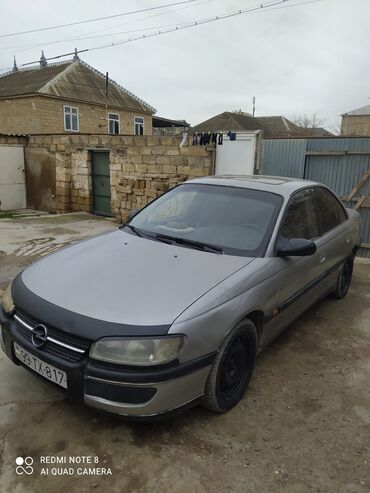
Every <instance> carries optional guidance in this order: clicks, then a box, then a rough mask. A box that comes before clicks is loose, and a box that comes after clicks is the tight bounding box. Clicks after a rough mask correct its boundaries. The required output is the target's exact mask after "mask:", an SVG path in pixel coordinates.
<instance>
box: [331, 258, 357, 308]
mask: <svg viewBox="0 0 370 493" xmlns="http://www.w3.org/2000/svg"><path fill="white" fill-rule="evenodd" d="M352 272H353V257H352V256H351V257H350V258H349V259H347V260H346V262H345V263H344V264H343V266H342V268H341V270H340V272H339V274H338V277H337V282H336V285H335V290H334V291H333V292H332V297H333V298H335V299H337V300H341V299H342V298H344V297H345V296H346V294H347V293H348V290H349V288H350V285H351V281H352Z"/></svg>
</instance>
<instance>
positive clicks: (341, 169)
mask: <svg viewBox="0 0 370 493" xmlns="http://www.w3.org/2000/svg"><path fill="white" fill-rule="evenodd" d="M260 173H261V174H271V175H276V176H291V177H295V178H305V179H307V180H313V181H318V182H320V183H324V184H325V185H327V186H328V187H330V188H332V189H333V190H334V191H335V192H336V193H337V194H338V195H339V196H340V198H341V199H342V200H343V202H344V205H345V206H346V207H350V208H354V209H357V210H358V211H359V212H360V215H361V248H360V250H359V252H358V255H359V256H361V257H368V258H370V138H347V137H336V138H321V139H276V140H275V139H263V141H262V164H261V172H260Z"/></svg>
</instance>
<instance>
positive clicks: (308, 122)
mask: <svg viewBox="0 0 370 493" xmlns="http://www.w3.org/2000/svg"><path fill="white" fill-rule="evenodd" d="M293 122H294V123H295V124H296V125H298V126H299V127H302V128H318V127H321V126H322V125H323V124H324V122H325V120H324V119H322V118H319V117H318V116H317V113H312V115H308V114H306V113H303V114H302V115H294V117H293Z"/></svg>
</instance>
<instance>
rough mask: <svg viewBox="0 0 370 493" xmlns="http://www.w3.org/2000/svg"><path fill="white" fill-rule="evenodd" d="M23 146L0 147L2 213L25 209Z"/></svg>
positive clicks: (0, 208)
mask: <svg viewBox="0 0 370 493" xmlns="http://www.w3.org/2000/svg"><path fill="white" fill-rule="evenodd" d="M25 207H26V179H25V170H24V152H23V146H0V211H9V210H12V209H25Z"/></svg>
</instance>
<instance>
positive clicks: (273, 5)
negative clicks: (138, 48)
mask: <svg viewBox="0 0 370 493" xmlns="http://www.w3.org/2000/svg"><path fill="white" fill-rule="evenodd" d="M291 1H293V0H275V1H272V2H268V3H265V4H259V5H256V6H254V7H250V8H248V9H240V10H237V11H234V12H230V13H228V14H223V15H218V16H216V17H211V18H208V19H201V20H199V21H193V22H190V23H186V24H185V25H176V26H173V27H170V28H168V29H164V30H160V31H156V32H153V33H150V34H142V35H140V36H136V37H132V38H127V39H125V40H122V41H117V42H112V43H109V44H105V45H101V46H94V47H91V48H85V49H82V50H76V51H73V52H69V53H64V54H62V55H57V56H54V57H49V58H47V60H56V59H59V58H62V57H65V56H69V55H74V54H76V53H86V52H88V51H97V50H103V49H105V48H111V47H113V46H119V45H122V44H127V43H133V42H134V41H140V40H143V39H149V38H153V37H156V36H161V35H163V34H168V33H172V32H178V31H182V30H184V29H189V28H191V27H196V26H202V25H204V24H209V23H211V22H216V21H219V20H224V19H229V18H232V17H236V16H238V15H244V14H249V13H253V12H262V11H270V10H277V9H281V8H286V7H288V6H289V7H296V6H301V5H308V4H313V3H319V2H323V1H324V0H306V1H304V2H300V3H295V4H290V5H283V4H286V3H287V2H291ZM34 63H38V60H36V61H33V62H28V63H23V64H21V66H25V65H32V64H34Z"/></svg>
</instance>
